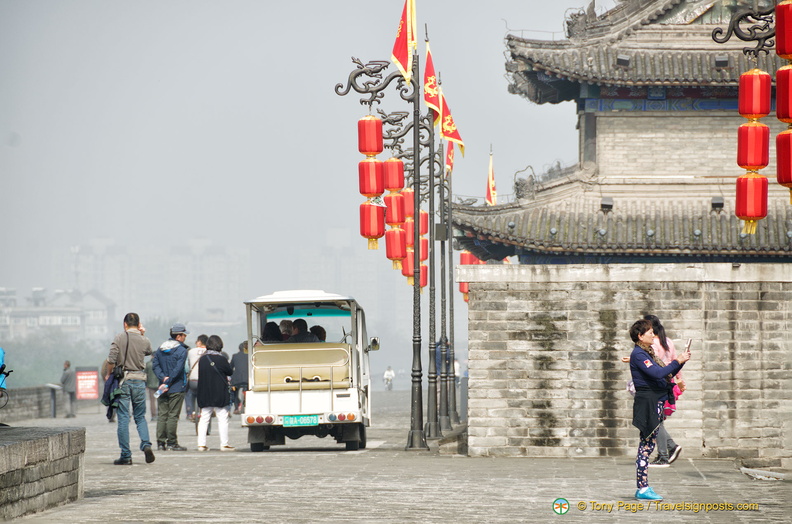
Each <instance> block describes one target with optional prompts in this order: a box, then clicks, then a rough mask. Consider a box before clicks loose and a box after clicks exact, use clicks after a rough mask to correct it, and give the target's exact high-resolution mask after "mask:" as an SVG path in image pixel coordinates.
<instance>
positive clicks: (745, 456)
mask: <svg viewBox="0 0 792 524" xmlns="http://www.w3.org/2000/svg"><path fill="white" fill-rule="evenodd" d="M457 276H458V280H459V281H467V282H470V302H469V325H468V329H469V369H470V384H469V397H468V402H469V407H468V421H469V422H468V424H469V426H468V433H469V437H468V449H469V454H470V455H472V456H499V455H507V456H534V457H539V456H584V457H592V456H622V455H632V454H634V453H635V448H636V446H637V442H638V430H637V429H636V428H634V427H632V425H631V418H632V397H631V396H630V395H629V394H628V393H627V392H626V391H625V386H626V384H627V382H628V381H629V380H630V371H629V367H628V365H627V364H623V363H622V362H621V361H620V357H622V356H625V355H628V354H629V352H630V351H631V350H632V347H633V344H632V341H631V340H630V338H629V334H628V329H629V326H630V325H631V324H632V323H633V322H634V321H635V320H637V319H638V318H640V317H641V316H642V315H644V314H647V313H653V314H656V315H657V316H659V317H660V319H661V320H662V321H663V323H664V325H665V326H666V330H667V331H668V335H669V336H670V337H671V338H672V339H673V340H675V341H676V343H677V345H678V346H680V347H681V346H683V345H684V340H685V339H686V338H688V337H690V338H692V339H693V346H692V354H693V358H692V360H691V362H690V363H688V364H687V365H686V366H685V369H684V371H683V375H684V377H685V379H686V381H687V383H688V388H689V389H688V391H687V392H685V394H684V395H683V396H682V397H681V398H680V402H679V411H677V413H675V414H674V415H673V416H672V417H671V418H670V419H669V421H668V423H667V428H668V430H669V432H670V433H671V435H672V436H673V437H674V439H675V440H676V442H677V443H679V444H681V445H682V446H684V447H685V454H686V456H694V457H695V456H702V457H712V458H727V457H734V458H739V459H741V460H742V462H743V463H744V464H745V465H748V466H750V465H761V466H779V465H785V466H786V467H789V466H792V460H790V459H792V378H791V377H790V370H792V342H790V333H792V266H790V265H784V264H742V265H740V264H735V265H732V264H630V265H545V266H539V265H536V266H529V265H483V266H458V268H457ZM782 463H783V464H782Z"/></svg>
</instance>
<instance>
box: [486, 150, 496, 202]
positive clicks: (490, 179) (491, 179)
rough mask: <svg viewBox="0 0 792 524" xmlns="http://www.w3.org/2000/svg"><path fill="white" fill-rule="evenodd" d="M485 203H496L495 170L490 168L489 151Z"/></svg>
mask: <svg viewBox="0 0 792 524" xmlns="http://www.w3.org/2000/svg"><path fill="white" fill-rule="evenodd" d="M485 198H486V200H487V204H488V205H490V206H494V205H495V204H497V203H498V192H497V191H495V171H493V169H492V153H490V162H489V173H487V196H486V197H485Z"/></svg>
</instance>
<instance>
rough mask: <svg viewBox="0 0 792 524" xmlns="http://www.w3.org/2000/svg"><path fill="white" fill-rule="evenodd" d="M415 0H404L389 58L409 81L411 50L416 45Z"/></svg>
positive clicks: (411, 60)
mask: <svg viewBox="0 0 792 524" xmlns="http://www.w3.org/2000/svg"><path fill="white" fill-rule="evenodd" d="M415 22H416V20H415V0H404V9H403V10H402V16H401V19H400V20H399V30H398V31H397V32H396V42H394V44H393V53H392V54H391V60H393V63H394V64H396V67H398V68H399V71H401V74H402V76H403V77H404V81H405V82H407V83H408V84H409V83H410V78H412V65H413V51H414V50H415V48H416V47H418V42H417V41H416V40H415V34H416V30H415V29H416V28H415Z"/></svg>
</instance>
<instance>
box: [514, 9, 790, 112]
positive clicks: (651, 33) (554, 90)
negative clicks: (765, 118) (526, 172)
mask: <svg viewBox="0 0 792 524" xmlns="http://www.w3.org/2000/svg"><path fill="white" fill-rule="evenodd" d="M679 3H681V2H680V0H655V1H654V2H638V3H636V7H634V8H633V11H634V12H632V13H631V14H630V16H625V17H624V20H622V21H618V20H617V21H615V22H599V23H598V22H596V21H595V22H593V23H592V22H589V23H587V24H588V25H590V26H591V27H588V26H587V27H586V30H585V34H584V35H583V36H582V37H580V38H577V37H575V38H571V39H570V40H565V41H560V42H550V41H543V40H532V39H526V38H521V37H518V36H514V35H507V37H506V47H507V50H508V52H509V55H510V57H511V60H510V61H508V62H507V63H506V70H507V72H508V73H509V74H510V77H511V83H510V86H509V90H510V92H512V93H516V94H520V95H523V96H525V97H527V98H529V99H530V100H532V101H534V102H536V103H545V102H550V103H558V102H561V101H564V100H572V99H574V98H577V97H578V95H579V86H578V84H580V83H589V84H595V85H614V86H696V87H702V86H707V87H719V86H729V87H736V86H737V85H738V83H739V76H740V74H741V73H742V72H744V71H747V70H749V69H752V68H754V67H758V68H760V69H763V70H765V71H769V72H771V74H773V72H775V71H776V70H777V69H778V68H779V67H781V66H783V65H786V62H785V61H783V60H781V59H779V58H778V57H777V56H776V55H775V53H772V52H771V53H760V56H759V58H758V62H756V63H755V62H754V61H753V60H752V59H750V58H748V57H746V55H745V54H744V53H743V47H745V46H746V45H748V44H746V43H744V42H741V41H739V40H737V39H736V38H733V39H732V40H731V41H729V42H727V43H725V44H719V43H717V42H715V41H713V40H712V31H713V29H714V28H715V27H717V26H714V25H704V24H692V25H687V24H683V25H679V24H677V25H673V24H663V25H655V24H652V23H651V22H652V20H653V19H654V18H657V17H658V16H661V15H662V14H664V13H665V12H666V11H667V10H669V9H671V8H673V7H674V6H676V5H677V4H679ZM637 4H646V5H647V7H644V8H639V7H637ZM617 9H618V8H617ZM599 26H602V27H599ZM716 56H718V57H721V58H723V57H725V58H727V59H728V66H727V67H716V64H715V57H716ZM620 58H621V59H622V60H621V61H620V60H619V59H620ZM619 62H621V64H620V63H619ZM625 62H627V63H626V65H625Z"/></svg>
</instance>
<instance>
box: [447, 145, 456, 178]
mask: <svg viewBox="0 0 792 524" xmlns="http://www.w3.org/2000/svg"><path fill="white" fill-rule="evenodd" d="M453 170H454V143H453V142H448V148H447V149H446V155H445V171H446V176H449V175H451V171H453Z"/></svg>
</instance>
